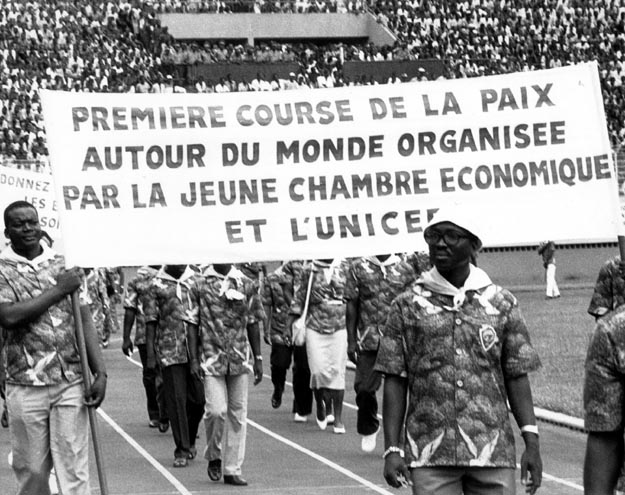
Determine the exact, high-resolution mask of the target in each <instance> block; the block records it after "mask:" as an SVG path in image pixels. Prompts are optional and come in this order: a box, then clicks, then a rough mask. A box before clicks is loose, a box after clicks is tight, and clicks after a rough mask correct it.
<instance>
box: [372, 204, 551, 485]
mask: <svg viewBox="0 0 625 495" xmlns="http://www.w3.org/2000/svg"><path fill="white" fill-rule="evenodd" d="M476 220H477V222H476ZM479 221H485V220H484V219H483V218H481V217H480V216H479V215H476V214H473V215H472V214H471V212H469V211H467V210H466V208H465V209H461V208H459V207H453V208H452V207H450V208H448V209H440V210H439V211H438V212H437V213H436V214H435V215H434V217H433V219H432V220H431V221H430V223H429V225H428V227H427V228H426V229H425V231H424V238H425V241H426V242H427V244H428V245H429V251H430V259H431V262H432V265H433V268H432V269H431V270H429V271H427V272H425V273H423V274H422V275H421V276H420V277H419V279H418V280H417V282H416V283H415V284H414V285H413V286H412V288H411V289H410V290H408V291H406V292H404V293H403V294H402V295H400V296H399V297H397V298H396V299H395V301H394V302H393V304H392V305H391V309H390V312H389V315H388V319H387V322H386V325H385V327H384V333H383V336H382V337H381V339H380V348H379V350H378V358H377V362H376V366H375V369H376V370H377V371H379V372H381V373H383V374H384V375H385V380H384V406H383V417H384V420H383V424H384V441H385V448H386V450H385V452H384V459H385V466H384V477H385V478H386V481H387V482H388V483H389V484H390V485H391V486H394V487H399V486H400V485H401V484H402V481H403V479H402V478H405V479H408V478H410V479H411V480H412V483H413V493H414V494H415V495H426V494H427V495H442V494H450V493H464V495H478V494H479V495H491V494H492V495H495V494H497V495H502V494H503V495H513V494H514V493H515V480H514V469H515V466H516V454H515V446H514V434H513V431H512V426H511V423H510V419H509V415H508V406H507V402H508V401H509V403H510V408H511V410H512V413H513V415H514V417H515V420H516V422H517V424H518V425H519V426H520V428H521V434H522V436H523V440H524V441H525V447H526V449H525V452H524V454H523V456H522V457H521V481H522V483H524V484H525V486H526V490H527V492H528V493H530V494H533V493H535V492H536V490H537V489H538V487H539V486H540V484H541V478H542V461H541V459H540V450H539V445H538V428H537V426H536V418H535V416H534V406H533V403H532V393H531V388H530V383H529V379H528V375H527V374H528V373H529V372H530V371H533V370H535V369H537V368H538V367H539V366H540V361H539V358H538V355H537V354H536V352H535V350H534V349H533V347H532V345H531V342H530V338H529V334H528V331H527V328H526V325H525V321H524V319H523V316H522V315H521V312H520V310H519V307H518V303H517V300H516V298H515V297H514V296H513V295H512V294H511V293H510V292H508V291H507V290H505V289H503V288H501V287H498V286H496V285H494V284H493V283H492V282H491V280H490V278H489V277H488V275H487V274H486V273H485V272H484V271H483V270H481V269H479V268H477V267H476V266H475V265H473V264H471V259H472V258H473V257H474V256H475V254H476V253H477V251H478V250H479V249H480V247H481V245H482V241H481V238H480V224H479V223H478V222H479ZM408 401H409V403H408ZM406 413H407V414H406ZM402 427H405V442H401V441H400V432H401V431H402ZM408 469H410V472H409V471H408Z"/></svg>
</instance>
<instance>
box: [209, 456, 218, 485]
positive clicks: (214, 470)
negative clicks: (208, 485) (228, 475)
mask: <svg viewBox="0 0 625 495" xmlns="http://www.w3.org/2000/svg"><path fill="white" fill-rule="evenodd" d="M206 473H207V474H208V477H209V478H210V479H211V480H213V481H219V480H220V479H221V459H214V460H212V461H208V467H207V468H206Z"/></svg>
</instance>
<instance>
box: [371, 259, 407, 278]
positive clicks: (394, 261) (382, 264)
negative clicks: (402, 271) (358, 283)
mask: <svg viewBox="0 0 625 495" xmlns="http://www.w3.org/2000/svg"><path fill="white" fill-rule="evenodd" d="M367 261H368V262H369V263H371V264H372V265H376V266H378V267H380V270H381V271H382V276H383V277H384V278H385V279H386V275H387V269H388V267H389V266H394V265H396V264H397V263H399V262H400V261H401V258H400V257H399V256H397V255H396V254H391V255H390V256H389V257H388V258H386V259H385V260H384V261H380V260H379V259H378V257H377V256H369V257H368V258H367Z"/></svg>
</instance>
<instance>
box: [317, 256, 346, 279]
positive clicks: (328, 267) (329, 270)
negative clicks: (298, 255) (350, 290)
mask: <svg viewBox="0 0 625 495" xmlns="http://www.w3.org/2000/svg"><path fill="white" fill-rule="evenodd" d="M340 264H341V259H340V258H335V259H333V260H332V263H330V264H328V263H325V262H323V261H319V260H314V261H313V265H316V266H318V267H319V268H321V269H322V270H323V276H324V278H325V281H326V284H330V282H331V281H332V275H333V274H334V270H335V269H336V267H338V266H339V265H340Z"/></svg>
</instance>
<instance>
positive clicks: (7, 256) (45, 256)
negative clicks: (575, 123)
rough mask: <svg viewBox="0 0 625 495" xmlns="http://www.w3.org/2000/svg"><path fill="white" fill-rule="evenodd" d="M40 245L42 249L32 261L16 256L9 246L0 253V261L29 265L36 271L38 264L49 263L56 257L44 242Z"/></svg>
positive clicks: (54, 252)
mask: <svg viewBox="0 0 625 495" xmlns="http://www.w3.org/2000/svg"><path fill="white" fill-rule="evenodd" d="M40 245H41V248H42V251H41V254H40V255H39V256H37V257H36V258H33V259H32V260H29V259H28V258H25V257H24V256H20V255H19V254H17V253H16V252H15V251H14V249H13V246H11V245H9V246H7V247H6V249H4V250H3V251H2V253H0V259H3V260H11V261H14V262H16V263H17V262H18V263H26V264H27V265H30V266H32V267H33V268H35V269H36V268H38V267H39V265H40V264H42V263H44V262H46V261H49V260H51V259H53V258H54V257H55V256H56V251H54V249H52V248H51V247H49V246H48V245H47V244H46V243H45V242H42V243H40Z"/></svg>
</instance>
